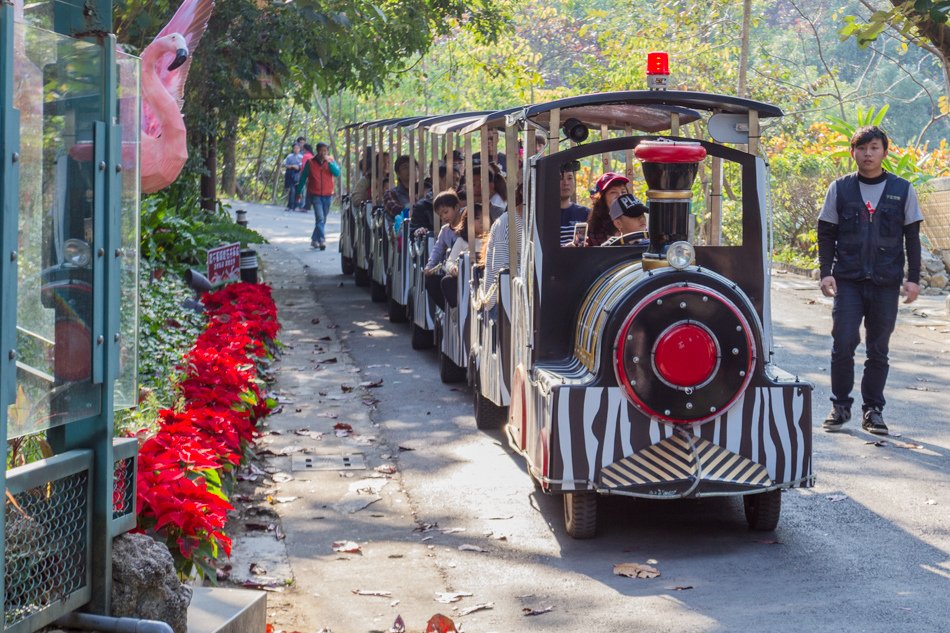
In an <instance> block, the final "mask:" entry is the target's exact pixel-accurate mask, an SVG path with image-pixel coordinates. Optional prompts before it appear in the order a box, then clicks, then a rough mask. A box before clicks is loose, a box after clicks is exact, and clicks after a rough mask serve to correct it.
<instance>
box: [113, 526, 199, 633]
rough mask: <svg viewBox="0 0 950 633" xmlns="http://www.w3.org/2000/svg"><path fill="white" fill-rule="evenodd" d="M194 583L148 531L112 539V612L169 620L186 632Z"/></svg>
mask: <svg viewBox="0 0 950 633" xmlns="http://www.w3.org/2000/svg"><path fill="white" fill-rule="evenodd" d="M191 593H192V589H191V587H189V586H187V585H183V584H182V583H181V581H180V580H179V579H178V574H177V573H176V572H175V562H174V560H173V559H172V555H171V552H169V551H168V548H167V547H166V546H165V545H164V544H162V543H159V542H157V541H156V540H155V539H153V538H151V537H150V536H146V535H145V534H123V535H122V536H119V537H116V538H115V539H114V540H113V541H112V615H113V616H115V617H119V618H123V617H124V618H141V619H143V620H158V621H160V622H166V623H168V625H169V626H171V627H172V629H174V631H175V633H187V630H188V605H189V604H190V603H191Z"/></svg>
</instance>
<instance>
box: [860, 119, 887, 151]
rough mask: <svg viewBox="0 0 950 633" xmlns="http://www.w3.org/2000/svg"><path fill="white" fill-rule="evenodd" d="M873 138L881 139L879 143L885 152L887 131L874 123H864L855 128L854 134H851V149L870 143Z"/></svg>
mask: <svg viewBox="0 0 950 633" xmlns="http://www.w3.org/2000/svg"><path fill="white" fill-rule="evenodd" d="M874 139H877V140H879V141H881V145H883V146H884V151H885V152H886V151H887V145H888V140H887V133H886V132H885V131H884V130H882V129H881V128H879V127H878V126H876V125H866V126H864V127H859V128H858V129H857V130H855V131H854V134H852V135H851V149H854V148H856V147H858V146H859V145H864V144H866V143H870V142H871V141H873V140H874Z"/></svg>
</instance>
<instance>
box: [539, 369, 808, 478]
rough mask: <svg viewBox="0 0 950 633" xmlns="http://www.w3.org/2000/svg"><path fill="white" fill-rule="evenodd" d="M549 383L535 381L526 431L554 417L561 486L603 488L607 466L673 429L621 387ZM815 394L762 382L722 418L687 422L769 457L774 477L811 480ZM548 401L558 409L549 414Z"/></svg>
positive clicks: (741, 451)
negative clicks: (635, 403)
mask: <svg viewBox="0 0 950 633" xmlns="http://www.w3.org/2000/svg"><path fill="white" fill-rule="evenodd" d="M548 386H549V387H550V389H549V390H545V389H543V388H542V387H541V385H540V384H537V383H536V384H534V385H531V384H530V381H529V385H528V389H529V390H531V391H534V392H536V393H535V394H534V396H533V397H534V400H535V403H536V404H535V407H534V409H535V410H534V412H533V413H534V417H529V418H528V427H529V428H528V429H527V436H528V437H529V438H530V437H532V436H537V435H539V433H540V432H541V430H542V429H543V428H544V427H545V426H546V425H547V424H550V430H551V431H550V433H551V434H550V437H549V442H550V446H549V449H548V450H549V453H550V458H549V462H548V463H549V467H548V472H546V473H545V476H546V477H547V478H548V479H550V480H551V482H552V484H554V486H555V487H559V488H560V489H562V490H575V489H587V488H596V487H597V483H596V482H598V481H599V479H600V471H601V470H602V469H603V468H605V467H606V466H609V465H610V464H613V463H615V462H618V461H620V460H622V459H623V458H625V457H628V456H630V455H633V454H634V453H636V452H637V451H640V450H643V449H645V448H647V447H649V446H651V445H653V444H657V443H658V442H660V441H662V440H665V439H668V438H670V437H672V436H673V434H674V428H673V426H672V425H669V424H664V423H661V422H659V421H658V420H656V419H655V418H654V419H648V418H646V416H644V415H643V414H641V413H640V412H639V411H637V410H636V409H635V408H634V407H633V406H632V405H631V404H630V402H629V401H628V400H627V398H626V397H625V396H624V394H623V392H622V390H621V389H620V388H619V387H583V386H571V385H555V386H551V383H550V382H548ZM531 399H532V398H531V397H529V400H531ZM539 400H540V402H539ZM810 400H811V398H810V386H809V385H805V384H801V383H790V384H782V385H778V384H775V383H770V384H763V385H761V386H756V387H752V388H750V389H749V390H748V391H747V392H746V394H745V395H744V396H743V397H742V398H741V399H740V400H739V402H737V404H736V406H734V407H733V408H732V409H730V410H729V411H728V412H727V413H725V414H724V415H722V416H720V417H718V418H716V419H715V420H712V421H710V422H707V423H705V424H702V425H695V426H690V427H683V428H684V429H686V430H687V432H688V433H690V434H692V435H695V436H697V437H700V438H702V439H704V440H706V441H708V442H710V443H712V444H713V445H715V446H720V447H722V448H724V449H725V450H727V451H729V452H731V453H735V454H736V455H740V456H742V457H745V458H747V459H749V460H750V461H752V462H754V463H757V464H762V465H763V466H764V467H765V469H766V471H767V473H768V476H769V478H770V479H771V481H772V483H773V484H774V485H795V486H807V485H810V483H811V478H812V463H811V412H810ZM547 409H549V410H550V416H551V417H550V418H547V420H546V419H545V417H544V416H545V415H546V414H545V413H544V411H545V410H547ZM529 454H530V453H529ZM535 466H538V464H535Z"/></svg>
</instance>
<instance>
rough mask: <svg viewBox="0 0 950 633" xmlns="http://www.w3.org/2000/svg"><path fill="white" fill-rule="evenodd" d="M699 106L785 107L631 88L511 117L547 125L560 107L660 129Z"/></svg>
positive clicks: (777, 112)
mask: <svg viewBox="0 0 950 633" xmlns="http://www.w3.org/2000/svg"><path fill="white" fill-rule="evenodd" d="M697 108H698V109H700V110H707V111H710V112H726V113H729V114H747V113H749V112H750V111H755V112H758V113H759V117H760V118H768V117H780V116H782V110H781V109H780V108H778V107H777V106H774V105H771V104H768V103H764V102H761V101H753V100H751V99H742V98H739V97H732V96H728V95H719V94H712V93H708V92H687V91H679V90H629V91H626V92H604V93H596V94H589V95H581V96H577V97H568V98H566V99H557V100H555V101H549V102H548V103H541V104H537V105H531V106H526V107H524V108H522V109H521V110H520V111H516V112H515V113H513V114H512V115H511V118H512V119H513V121H523V120H525V119H528V120H530V121H532V122H534V123H535V124H537V125H540V126H542V127H545V128H546V127H547V126H548V124H549V121H550V117H551V111H552V110H555V109H560V111H561V116H560V120H561V121H562V122H563V121H564V120H566V119H568V118H574V119H578V120H579V121H581V122H582V123H584V124H586V125H588V126H591V127H595V128H596V127H599V126H601V125H607V126H608V127H611V128H612V129H623V128H626V127H630V128H632V129H636V130H640V131H644V132H660V131H663V130H668V129H670V127H672V115H673V114H674V113H676V114H679V122H680V124H686V123H690V122H692V121H696V120H697V119H699V118H700V114H699V113H698V112H696V110H695V109H697Z"/></svg>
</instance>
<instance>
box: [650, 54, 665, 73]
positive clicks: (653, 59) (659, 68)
mask: <svg viewBox="0 0 950 633" xmlns="http://www.w3.org/2000/svg"><path fill="white" fill-rule="evenodd" d="M647 74H648V75H669V74H670V56H669V54H668V53H660V52H654V53H647Z"/></svg>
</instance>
